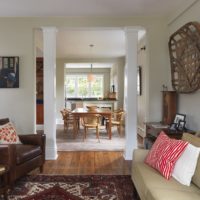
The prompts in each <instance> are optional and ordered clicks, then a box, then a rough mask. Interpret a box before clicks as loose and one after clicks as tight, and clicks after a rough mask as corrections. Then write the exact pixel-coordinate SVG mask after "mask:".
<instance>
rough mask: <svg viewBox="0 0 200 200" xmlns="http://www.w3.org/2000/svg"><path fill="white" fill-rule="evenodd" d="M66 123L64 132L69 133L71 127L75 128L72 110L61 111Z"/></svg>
mask: <svg viewBox="0 0 200 200" xmlns="http://www.w3.org/2000/svg"><path fill="white" fill-rule="evenodd" d="M60 112H61V114H62V117H63V121H64V130H65V131H67V130H68V128H69V126H70V125H72V126H74V119H73V115H72V114H71V110H68V109H63V110H61V111H60Z"/></svg>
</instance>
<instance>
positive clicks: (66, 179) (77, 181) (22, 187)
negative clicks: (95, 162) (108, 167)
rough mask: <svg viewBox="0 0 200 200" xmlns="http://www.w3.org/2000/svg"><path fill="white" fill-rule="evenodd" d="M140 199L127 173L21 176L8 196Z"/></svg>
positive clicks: (59, 199)
mask: <svg viewBox="0 0 200 200" xmlns="http://www.w3.org/2000/svg"><path fill="white" fill-rule="evenodd" d="M19 199H22V200H139V198H138V197H137V192H136V190H135V188H134V185H133V183H132V180H131V177H130V176H128V175H109V176H107V175H106V176H105V175H104V176H97V175H91V176H88V175H87V176H65V175H63V176H61V175H36V176H31V175H29V176H26V177H23V178H21V179H19V180H18V181H17V182H16V183H15V185H14V187H13V189H12V190H10V191H9V192H8V200H19Z"/></svg>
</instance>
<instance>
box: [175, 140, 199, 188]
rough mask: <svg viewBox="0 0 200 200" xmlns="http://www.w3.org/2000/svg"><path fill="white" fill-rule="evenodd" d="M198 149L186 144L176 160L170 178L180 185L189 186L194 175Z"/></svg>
mask: <svg viewBox="0 0 200 200" xmlns="http://www.w3.org/2000/svg"><path fill="white" fill-rule="evenodd" d="M199 152H200V148H198V147H195V146H193V145H192V144H188V145H187V147H186V148H185V150H184V152H183V154H182V155H181V157H180V158H179V159H178V160H177V162H176V164H175V167H174V171H173V173H172V176H173V177H174V178H175V179H176V180H177V181H178V182H180V183H181V184H183V185H187V186H190V182H191V179H192V176H193V175H194V172H195V169H196V165H197V160H198V157H199Z"/></svg>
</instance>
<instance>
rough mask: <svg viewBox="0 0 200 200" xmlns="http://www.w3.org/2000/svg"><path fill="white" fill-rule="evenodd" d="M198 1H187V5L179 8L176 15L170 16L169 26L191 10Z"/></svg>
mask: <svg viewBox="0 0 200 200" xmlns="http://www.w3.org/2000/svg"><path fill="white" fill-rule="evenodd" d="M198 1H199V0H190V1H189V0H187V1H185V3H184V4H182V6H181V7H179V9H177V10H176V12H175V13H173V14H172V15H170V17H169V19H168V23H167V25H168V26H169V25H171V24H172V23H173V22H174V21H175V20H176V19H177V18H179V17H181V16H182V15H183V14H184V13H185V12H186V11H187V10H189V9H190V8H191V7H192V6H193V5H194V4H195V3H197V2H198Z"/></svg>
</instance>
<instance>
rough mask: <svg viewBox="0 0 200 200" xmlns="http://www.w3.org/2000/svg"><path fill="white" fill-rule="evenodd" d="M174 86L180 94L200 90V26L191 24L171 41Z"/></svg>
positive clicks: (181, 29) (173, 35)
mask: <svg viewBox="0 0 200 200" xmlns="http://www.w3.org/2000/svg"><path fill="white" fill-rule="evenodd" d="M169 54H170V62H171V76H172V86H173V88H174V90H176V91H177V92H179V93H191V92H194V91H196V90H198V89H199V88H200V24H199V23H197V22H189V23H187V24H185V25H184V26H182V27H181V28H180V29H179V30H178V31H176V32H175V33H174V34H172V35H171V37H170V40H169Z"/></svg>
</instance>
